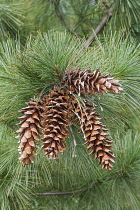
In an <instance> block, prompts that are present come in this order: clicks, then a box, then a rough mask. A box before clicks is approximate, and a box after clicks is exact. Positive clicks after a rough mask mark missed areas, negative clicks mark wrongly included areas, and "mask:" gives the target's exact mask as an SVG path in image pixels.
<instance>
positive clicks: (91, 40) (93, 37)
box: [84, 12, 112, 47]
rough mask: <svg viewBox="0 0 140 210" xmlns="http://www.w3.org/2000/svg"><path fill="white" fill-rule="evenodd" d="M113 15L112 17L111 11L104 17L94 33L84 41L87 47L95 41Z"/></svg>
mask: <svg viewBox="0 0 140 210" xmlns="http://www.w3.org/2000/svg"><path fill="white" fill-rule="evenodd" d="M111 17H112V13H111V12H109V13H108V14H107V15H106V16H105V17H103V19H102V21H101V22H100V24H99V25H98V26H97V28H96V29H95V31H93V33H92V34H91V35H90V37H89V38H88V39H87V40H86V42H85V43H84V46H85V47H88V46H89V45H90V44H91V42H93V41H94V40H95V37H96V36H97V34H99V33H100V32H101V31H102V30H103V29H104V27H105V26H106V24H107V22H109V20H110V19H111Z"/></svg>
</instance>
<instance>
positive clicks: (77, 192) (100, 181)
mask: <svg viewBox="0 0 140 210" xmlns="http://www.w3.org/2000/svg"><path fill="white" fill-rule="evenodd" d="M117 175H118V176H120V175H119V174H117ZM113 178H114V177H110V178H107V179H102V180H97V182H96V183H95V184H94V185H92V186H90V187H86V188H83V189H80V190H75V191H69V192H44V193H36V195H38V196H49V195H72V194H79V193H82V192H85V191H87V190H90V189H93V187H94V186H95V185H96V184H97V183H103V182H106V181H110V180H112V179H113Z"/></svg>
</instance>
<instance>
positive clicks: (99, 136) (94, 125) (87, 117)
mask: <svg viewBox="0 0 140 210" xmlns="http://www.w3.org/2000/svg"><path fill="white" fill-rule="evenodd" d="M73 107H74V112H75V114H76V115H77V117H78V118H79V120H80V124H81V129H82V131H83V133H84V138H85V141H86V142H85V143H84V144H88V147H87V150H89V149H90V150H91V152H90V153H89V154H94V153H95V159H97V158H98V159H99V164H102V165H103V166H102V168H103V169H108V170H111V169H112V163H114V160H113V159H114V158H115V156H114V154H113V152H111V151H110V147H111V145H110V144H111V143H112V141H111V140H109V139H108V138H107V133H105V132H106V131H108V130H107V129H106V126H105V125H103V124H102V123H101V122H100V118H99V115H98V114H97V113H96V112H95V109H96V107H93V106H90V105H89V104H87V103H86V107H80V106H79V105H78V103H73Z"/></svg>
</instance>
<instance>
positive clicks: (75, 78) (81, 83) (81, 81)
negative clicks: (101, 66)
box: [62, 68, 123, 95]
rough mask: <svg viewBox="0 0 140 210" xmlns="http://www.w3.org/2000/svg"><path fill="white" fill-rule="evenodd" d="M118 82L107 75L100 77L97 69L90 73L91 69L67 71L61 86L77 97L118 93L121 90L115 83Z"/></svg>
mask: <svg viewBox="0 0 140 210" xmlns="http://www.w3.org/2000/svg"><path fill="white" fill-rule="evenodd" d="M117 82H118V80H114V78H110V77H109V74H107V75H104V76H101V73H100V71H99V70H98V69H97V70H96V71H94V73H91V69H90V68H87V69H86V70H85V71H80V69H77V70H73V69H68V70H67V71H66V73H65V76H64V78H63V81H62V85H63V86H64V87H66V88H67V89H68V90H69V91H70V92H72V93H76V94H78V95H81V94H82V95H87V94H89V93H91V94H96V93H107V92H111V93H120V92H121V91H122V90H123V89H122V88H121V87H120V86H121V85H120V84H118V83H117Z"/></svg>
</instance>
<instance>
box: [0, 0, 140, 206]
mask: <svg viewBox="0 0 140 210" xmlns="http://www.w3.org/2000/svg"><path fill="white" fill-rule="evenodd" d="M109 12H111V13H112V17H111V19H110V21H108V22H107V23H106V26H105V27H104V28H103V29H102V30H101V31H100V33H99V34H97V35H98V37H97V36H96V40H94V41H93V42H92V43H91V44H90V43H88V47H85V45H84V44H85V42H86V41H87V39H88V37H89V36H90V35H91V34H92V33H93V31H94V30H95V31H96V28H97V26H98V25H99V24H100V22H101V20H102V19H103V18H104V16H106V15H107V14H108V13H109ZM139 13H140V3H139V1H138V0H135V1H132V0H127V1H126V0H123V1H120V0H116V1H111V2H110V1H102V0H99V1H94V0H88V1H85V0H78V1H73V0H67V1H64V0H54V1H53V0H49V1H45V0H40V1H39V0H36V1H31V0H25V1H23V0H19V1H16V0H2V1H1V2H0V202H1V209H2V210H14V209H20V210H23V209H35V210H43V209H48V210H54V209H62V210H63V209H64V210H74V209H84V210H85V209H87V210H90V209H91V210H94V209H95V210H109V209H110V210H113V209H115V210H122V209H126V210H131V209H132V210H133V209H134V210H137V209H139V206H140V191H139V188H140V184H139V183H140V146H139V145H140V134H139V131H140V126H139V123H140V119H139V116H140V108H139V107H140V106H139V102H140V47H139V34H140V28H139V21H140V14H139ZM79 66H80V67H81V69H82V70H85V69H86V68H88V67H91V69H92V71H93V72H94V70H96V69H100V71H101V73H102V74H110V76H111V77H115V78H116V79H118V80H119V83H120V84H122V87H123V89H124V90H123V92H122V94H110V93H108V94H104V95H89V96H88V100H89V101H90V102H91V103H93V104H96V105H98V109H97V112H98V113H99V114H100V116H101V117H102V122H103V123H104V124H105V125H107V128H108V129H109V132H108V133H109V138H111V139H113V147H112V150H113V152H114V153H115V156H116V160H115V164H114V167H113V170H112V171H106V170H102V169H101V167H100V166H98V164H97V161H95V160H94V157H92V156H89V155H88V152H87V151H86V146H84V145H83V143H84V139H83V135H81V134H80V133H79V131H78V127H77V125H75V124H73V125H72V127H71V129H72V131H73V133H71V132H69V137H68V138H67V139H66V146H67V150H66V151H65V152H64V154H60V155H59V159H58V160H48V159H46V158H45V157H44V154H43V151H42V150H41V149H40V148H41V143H40V142H39V143H38V144H37V147H38V148H37V152H38V155H37V156H36V157H35V162H34V164H32V165H28V166H26V167H23V166H22V165H21V163H20V162H19V160H18V157H19V154H18V151H17V148H18V143H17V139H16V138H15V136H16V130H17V129H18V126H17V125H16V123H18V121H19V120H18V119H17V117H19V116H20V113H19V112H18V111H19V110H20V109H21V108H23V107H25V106H26V105H25V102H28V101H29V100H30V98H33V97H36V98H39V97H40V96H41V95H42V94H44V93H46V94H48V93H49V90H52V89H53V87H54V85H58V86H59V85H60V83H61V81H62V78H63V76H64V73H65V70H66V69H68V68H73V69H76V68H77V67H79ZM73 135H74V136H73ZM73 138H75V139H76V144H77V145H76V147H75V146H74V139H73ZM44 192H50V193H52V192H56V193H58V195H49V196H48V195H45V196H42V195H39V194H38V193H44ZM60 192H61V193H64V195H59V193H60ZM65 192H70V194H69V195H65Z"/></svg>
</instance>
